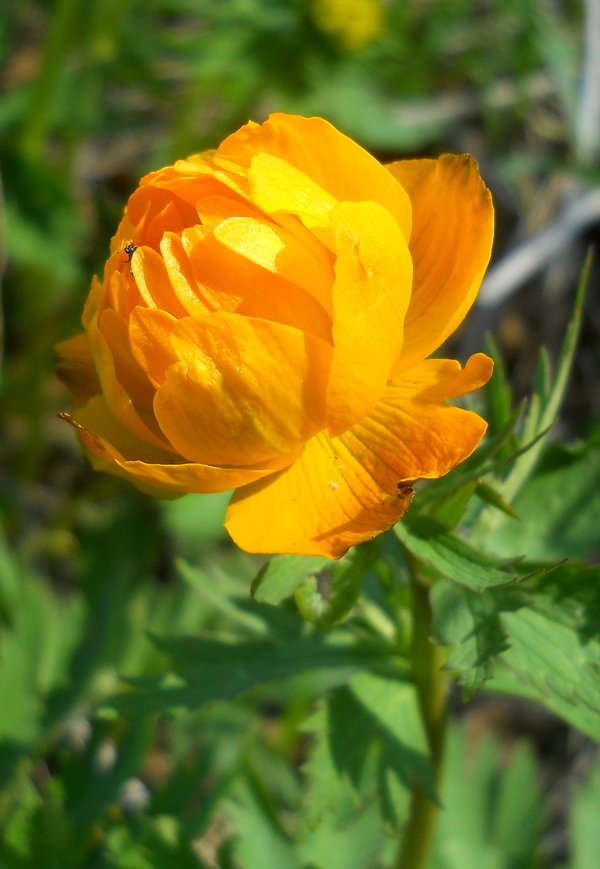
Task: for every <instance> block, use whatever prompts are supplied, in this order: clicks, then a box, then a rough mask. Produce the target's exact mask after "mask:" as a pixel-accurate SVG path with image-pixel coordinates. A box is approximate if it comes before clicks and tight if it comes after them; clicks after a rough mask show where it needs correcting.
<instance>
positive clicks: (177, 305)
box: [131, 246, 188, 317]
mask: <svg viewBox="0 0 600 869" xmlns="http://www.w3.org/2000/svg"><path fill="white" fill-rule="evenodd" d="M131 271H132V272H133V276H134V278H135V282H136V284H137V286H138V289H139V291H140V294H141V296H142V298H143V300H144V301H145V302H146V304H147V305H148V307H149V308H159V309H160V310H161V311H167V312H168V313H169V314H173V316H174V317H185V316H187V313H188V312H187V310H186V309H185V307H184V306H183V305H182V303H181V302H180V301H179V299H178V298H177V295H176V293H175V290H174V289H173V285H172V284H171V279H170V277H169V273H168V272H167V268H166V266H165V263H164V261H163V258H162V257H161V255H160V254H159V253H157V252H156V251H155V250H153V249H152V248H150V247H143V246H142V247H138V249H137V250H136V251H135V253H134V254H133V257H132V259H131Z"/></svg>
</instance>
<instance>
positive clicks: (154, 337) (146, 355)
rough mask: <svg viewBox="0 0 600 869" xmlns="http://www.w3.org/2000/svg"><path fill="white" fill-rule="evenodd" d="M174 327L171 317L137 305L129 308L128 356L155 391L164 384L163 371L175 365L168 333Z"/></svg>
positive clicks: (173, 318)
mask: <svg viewBox="0 0 600 869" xmlns="http://www.w3.org/2000/svg"><path fill="white" fill-rule="evenodd" d="M176 324H177V320H176V319H175V317H173V316H171V314H167V313H166V312H165V311H159V310H158V309H157V308H142V307H141V306H140V305H138V306H137V307H136V308H134V309H133V311H132V312H131V317H130V318H129V344H130V345H131V352H132V355H133V357H134V359H135V361H136V362H137V364H138V365H139V366H140V368H141V369H142V370H143V371H145V373H146V376H147V377H148V380H149V381H150V383H151V384H152V385H153V386H154V388H155V389H156V388H158V387H159V386H160V385H161V384H162V383H163V382H164V379H165V372H166V370H167V368H168V367H169V366H170V365H173V363H174V362H177V355H176V353H175V351H174V349H173V345H172V344H171V333H172V332H173V329H174V328H175V326H176Z"/></svg>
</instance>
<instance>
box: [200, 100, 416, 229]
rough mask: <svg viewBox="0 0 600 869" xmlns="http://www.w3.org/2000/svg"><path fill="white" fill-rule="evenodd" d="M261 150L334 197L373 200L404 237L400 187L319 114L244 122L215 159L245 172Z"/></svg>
mask: <svg viewBox="0 0 600 869" xmlns="http://www.w3.org/2000/svg"><path fill="white" fill-rule="evenodd" d="M261 152H264V153H266V154H272V155H274V156H276V157H280V158H281V159H282V160H284V161H285V162H286V163H288V164H289V165H290V166H293V167H295V168H296V169H298V170H299V171H300V172H301V173H302V174H303V175H305V176H307V177H308V178H310V179H311V180H312V181H313V182H314V183H315V184H316V185H318V186H319V187H320V188H322V189H323V190H324V191H327V193H328V194H330V195H331V196H332V197H333V199H335V200H337V201H340V202H342V201H345V200H349V201H353V202H356V201H361V200H365V199H369V200H374V201H376V202H378V203H379V204H380V205H383V207H384V208H386V209H387V210H388V211H389V212H390V213H391V214H392V215H393V217H394V218H395V219H396V221H397V223H398V225H399V226H400V228H401V230H402V232H403V234H404V237H405V238H408V237H409V235H410V227H411V209H410V203H409V200H408V197H407V195H406V193H405V191H404V190H403V189H402V187H401V186H400V185H399V184H396V183H395V182H392V183H390V178H389V175H388V176H387V177H386V172H385V169H384V168H383V167H382V166H381V164H380V163H378V161H377V160H375V158H374V157H372V156H371V155H370V154H369V153H368V152H367V151H365V150H364V149H363V148H361V147H360V145H357V144H356V142H353V141H352V139H349V138H348V137H347V136H344V135H343V133H340V132H339V130H336V129H335V127H333V126H332V125H331V124H329V123H328V122H327V121H324V120H323V119H322V118H302V117H299V116H296V115H286V114H280V113H275V114H272V115H271V116H270V118H269V119H268V120H267V121H265V123H264V124H260V125H258V124H253V123H250V124H247V125H246V126H245V127H242V128H241V129H240V130H238V131H237V132H236V133H233V134H232V135H231V136H229V137H228V138H227V139H225V141H224V142H223V144H222V145H221V146H220V148H219V149H218V150H217V152H216V153H215V163H217V164H223V165H227V167H228V168H230V167H231V166H238V167H240V170H241V171H242V172H247V171H248V170H249V168H250V166H251V164H252V163H253V158H254V157H255V155H256V154H259V153H261Z"/></svg>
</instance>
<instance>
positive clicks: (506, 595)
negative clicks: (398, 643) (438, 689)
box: [431, 582, 527, 695]
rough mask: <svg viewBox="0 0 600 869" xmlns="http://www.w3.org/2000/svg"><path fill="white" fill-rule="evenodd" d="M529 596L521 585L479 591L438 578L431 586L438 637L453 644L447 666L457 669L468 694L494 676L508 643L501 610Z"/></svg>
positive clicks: (519, 603)
mask: <svg viewBox="0 0 600 869" xmlns="http://www.w3.org/2000/svg"><path fill="white" fill-rule="evenodd" d="M526 600H527V599H526V598H525V596H524V595H523V593H522V592H521V591H520V590H519V589H518V588H510V589H496V590H489V591H487V592H486V593H485V594H477V593H474V592H471V591H469V590H468V589H465V588H461V587H460V586H458V585H455V584H454V583H450V582H437V583H435V585H434V586H433V588H432V589H431V605H432V609H433V627H434V637H435V641H436V642H437V643H439V644H441V645H444V646H450V647H451V651H450V654H449V656H448V660H447V662H446V668H447V669H449V670H454V671H456V672H457V674H458V679H459V682H460V683H461V685H462V686H463V689H464V691H465V693H466V694H467V695H470V694H472V693H473V691H475V690H476V689H477V688H479V687H481V685H482V684H483V683H484V682H485V680H486V679H489V678H490V677H491V676H492V674H493V673H494V671H495V667H496V662H497V659H498V656H499V655H500V653H501V652H503V651H504V650H505V649H506V648H507V646H508V636H507V631H506V630H505V628H504V627H503V625H502V623H501V621H500V613H501V612H502V611H503V610H510V609H517V608H519V607H520V606H524V605H525V603H526Z"/></svg>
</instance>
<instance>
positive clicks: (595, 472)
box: [490, 444, 600, 561]
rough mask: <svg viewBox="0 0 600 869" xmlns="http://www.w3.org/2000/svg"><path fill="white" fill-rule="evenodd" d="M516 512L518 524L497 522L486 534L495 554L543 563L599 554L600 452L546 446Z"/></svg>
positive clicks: (588, 449) (584, 446) (516, 506)
mask: <svg viewBox="0 0 600 869" xmlns="http://www.w3.org/2000/svg"><path fill="white" fill-rule="evenodd" d="M515 508H516V510H517V512H518V514H519V517H520V521H519V522H515V521H512V520H510V519H504V518H502V519H501V520H500V521H498V522H497V523H496V525H495V526H494V528H493V530H492V531H491V532H490V542H491V545H493V546H494V548H495V549H497V551H498V552H501V553H503V554H504V555H511V554H516V553H518V552H519V553H522V552H526V553H527V555H528V556H529V557H530V558H538V559H544V560H547V561H555V560H558V559H561V558H587V557H589V556H592V555H594V554H595V553H597V552H600V537H599V535H598V516H599V515H600V449H598V448H588V447H587V446H586V445H585V444H581V445H578V446H576V447H572V448H568V447H563V446H561V445H558V444H553V445H551V446H549V447H548V448H547V449H546V451H545V453H544V456H543V458H542V461H541V464H540V465H539V466H538V467H537V469H536V471H535V474H534V476H533V477H531V479H530V480H529V481H528V482H527V485H526V486H524V487H523V489H522V490H521V492H520V493H519V495H518V496H517V498H516V500H515Z"/></svg>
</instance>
